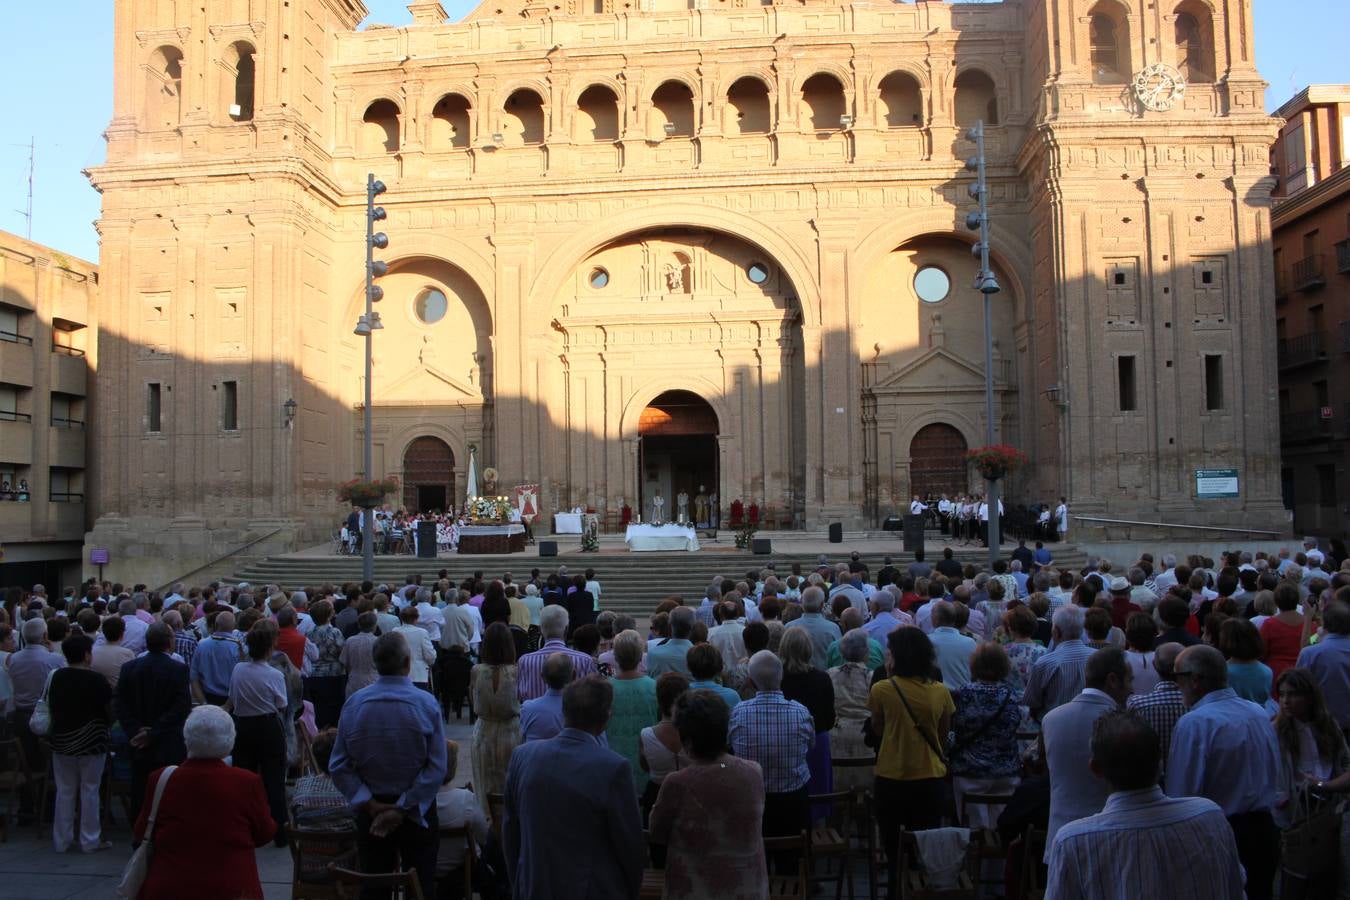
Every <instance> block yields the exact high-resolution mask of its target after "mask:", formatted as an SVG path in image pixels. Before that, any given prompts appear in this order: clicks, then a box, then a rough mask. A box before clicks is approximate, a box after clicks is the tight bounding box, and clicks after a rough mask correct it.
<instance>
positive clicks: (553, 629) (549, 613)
mask: <svg viewBox="0 0 1350 900" xmlns="http://www.w3.org/2000/svg"><path fill="white" fill-rule="evenodd" d="M539 630H540V632H542V633H543V637H544V643H543V646H541V647H540V648H539V649H538V650H536V651H534V652H533V653H526V654H525V655H524V656H522V657H521V658H520V662H519V663H518V664H517V671H518V674H517V679H518V680H517V682H516V696H517V697H519V698H520V701H521V702H522V703H523V702H525V701H526V700H533V699H534V698H536V697H542V696H544V692H545V691H547V690H548V685H546V684H544V662H545V661H546V660H547V659H548V658H549V657H550V656H552V655H553V654H555V653H562V654H565V655H566V656H568V657H570V658H571V660H572V680H573V681H577V680H580V679H582V678H585V677H586V676H587V675H589V674H591V673H592V672H594V671H595V660H593V659H591V656H590V654H589V653H582V652H581V651H579V650H573V649H571V648H569V647H568V646H567V644H565V643H564V642H563V635H564V634H566V633H567V607H565V606H559V605H557V604H554V605H552V606H545V607H544V608H543V609H542V610H540V612H539Z"/></svg>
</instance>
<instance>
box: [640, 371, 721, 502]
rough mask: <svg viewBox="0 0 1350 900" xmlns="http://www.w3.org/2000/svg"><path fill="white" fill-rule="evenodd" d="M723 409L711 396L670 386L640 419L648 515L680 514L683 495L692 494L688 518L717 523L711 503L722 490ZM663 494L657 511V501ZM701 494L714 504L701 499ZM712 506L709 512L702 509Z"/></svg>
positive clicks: (643, 498)
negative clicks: (711, 403)
mask: <svg viewBox="0 0 1350 900" xmlns="http://www.w3.org/2000/svg"><path fill="white" fill-rule="evenodd" d="M717 432H718V423H717V413H716V412H715V411H714V410H713V408H712V407H711V406H709V405H708V401H706V400H704V399H703V398H702V397H700V396H698V395H697V394H694V393H691V392H689V391H666V392H665V393H664V394H661V395H660V396H659V397H657V398H656V399H655V400H653V401H652V402H651V403H649V404H647V408H646V409H644V410H643V411H642V416H641V418H639V419H638V435H639V436H640V438H641V442H640V444H639V449H638V473H639V474H638V500H639V504H640V506H639V508H640V509H641V511H642V520H643V521H644V522H651V521H653V520H654V519H656V518H660V519H662V520H663V521H666V522H678V521H679V520H680V507H679V497H680V495H681V494H684V495H685V496H686V498H687V504H686V511H685V518H686V521H688V522H689V523H690V524H696V525H698V527H702V528H715V527H716V525H717V523H716V518H715V516H716V513H715V511H713V510H712V508H711V506H710V505H708V504H711V502H712V500H713V498H714V497H715V496H716V494H717V491H718V474H719V473H718V466H717V462H718V452H717ZM658 496H659V497H661V501H662V502H661V510H660V513H659V515H658V514H657V513H656V505H655V503H654V502H653V501H655V499H656V498H657V497H658ZM700 496H703V497H705V498H707V500H708V504H704V505H702V506H701V505H700V504H699V503H698V502H697V501H698V498H699V497H700ZM705 507H706V508H707V510H708V511H707V512H705V513H704V517H703V518H702V519H701V520H696V516H697V512H698V510H699V509H701V508H705Z"/></svg>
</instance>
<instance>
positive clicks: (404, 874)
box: [332, 866, 435, 900]
mask: <svg viewBox="0 0 1350 900" xmlns="http://www.w3.org/2000/svg"><path fill="white" fill-rule="evenodd" d="M332 872H333V886H334V887H335V888H337V896H338V898H339V900H348V898H350V900H357V898H358V897H360V895H361V892H362V891H364V890H366V889H370V890H373V891H390V893H389V894H388V897H389V898H390V900H427V898H426V897H424V896H423V894H422V883H421V882H420V881H418V880H417V872H415V871H414V870H412V869H404V870H402V871H401V872H380V873H377V874H370V875H368V874H365V873H364V872H353V871H352V870H351V869H344V868H342V867H341V866H333V867H332ZM431 900H435V898H434V897H433V898H431Z"/></svg>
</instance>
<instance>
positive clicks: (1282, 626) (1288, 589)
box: [1261, 581, 1308, 699]
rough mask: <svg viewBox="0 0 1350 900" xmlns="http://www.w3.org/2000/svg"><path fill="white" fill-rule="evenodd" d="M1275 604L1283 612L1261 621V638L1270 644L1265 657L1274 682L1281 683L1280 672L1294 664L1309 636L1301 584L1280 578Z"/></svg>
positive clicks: (1276, 588) (1263, 658)
mask: <svg viewBox="0 0 1350 900" xmlns="http://www.w3.org/2000/svg"><path fill="white" fill-rule="evenodd" d="M1275 606H1276V607H1277V608H1278V609H1279V612H1278V613H1276V614H1275V615H1273V616H1271V617H1270V618H1269V619H1266V620H1265V621H1264V622H1262V623H1261V640H1262V641H1264V642H1265V645H1266V655H1265V656H1263V657H1262V658H1261V661H1262V662H1264V663H1265V664H1266V665H1268V666H1270V681H1271V684H1278V683H1279V680H1280V673H1281V672H1283V671H1284V670H1285V669H1292V668H1293V667H1294V664H1295V663H1297V662H1298V654H1299V651H1300V650H1302V649H1303V645H1304V643H1305V642H1306V641H1307V639H1308V633H1307V621H1306V620H1305V618H1304V617H1303V616H1302V615H1300V614H1299V613H1298V587H1297V586H1295V585H1293V584H1290V583H1289V582H1287V581H1282V582H1280V584H1278V585H1277V586H1276V587H1275ZM1276 699H1278V696H1277V697H1276Z"/></svg>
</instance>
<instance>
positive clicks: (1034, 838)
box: [1022, 825, 1046, 900]
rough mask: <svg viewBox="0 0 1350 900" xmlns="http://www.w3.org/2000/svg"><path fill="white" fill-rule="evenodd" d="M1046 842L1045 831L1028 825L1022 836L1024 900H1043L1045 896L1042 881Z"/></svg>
mask: <svg viewBox="0 0 1350 900" xmlns="http://www.w3.org/2000/svg"><path fill="white" fill-rule="evenodd" d="M1045 841H1046V831H1045V829H1044V828H1037V827H1036V826H1035V825H1028V826H1027V830H1026V831H1025V832H1023V834H1022V900H1041V898H1042V897H1044V896H1045V884H1044V883H1042V880H1041V867H1042V866H1044V865H1045V864H1044V863H1043V862H1041V860H1042V859H1044V857H1045Z"/></svg>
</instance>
